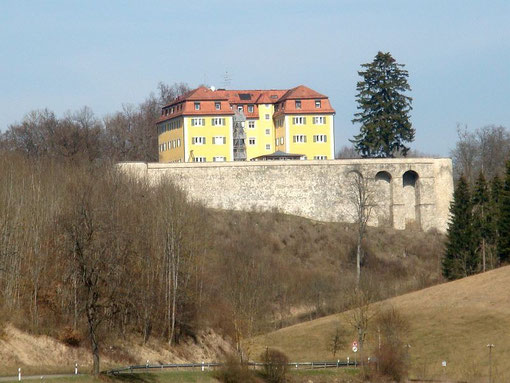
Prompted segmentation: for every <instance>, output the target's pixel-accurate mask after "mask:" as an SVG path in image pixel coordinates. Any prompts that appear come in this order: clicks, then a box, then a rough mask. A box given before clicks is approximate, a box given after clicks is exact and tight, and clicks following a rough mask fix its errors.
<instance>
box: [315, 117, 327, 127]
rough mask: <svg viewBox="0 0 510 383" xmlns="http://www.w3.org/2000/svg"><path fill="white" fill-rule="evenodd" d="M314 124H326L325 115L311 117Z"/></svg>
mask: <svg viewBox="0 0 510 383" xmlns="http://www.w3.org/2000/svg"><path fill="white" fill-rule="evenodd" d="M313 124H314V125H325V124H326V116H315V117H314V118H313Z"/></svg>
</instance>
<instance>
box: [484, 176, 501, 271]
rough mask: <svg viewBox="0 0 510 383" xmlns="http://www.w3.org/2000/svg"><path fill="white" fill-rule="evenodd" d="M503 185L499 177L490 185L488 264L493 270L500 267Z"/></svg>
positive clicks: (495, 177)
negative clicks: (499, 250)
mask: <svg viewBox="0 0 510 383" xmlns="http://www.w3.org/2000/svg"><path fill="white" fill-rule="evenodd" d="M502 190H503V184H502V182H501V179H500V178H499V176H497V175H496V176H494V178H493V179H492V180H491V183H490V199H489V213H488V214H487V225H488V232H487V234H488V236H487V246H488V262H489V267H490V268H491V269H493V268H495V267H496V266H497V265H498V260H499V258H498V237H499V228H498V225H499V217H500V210H501V209H500V207H501V204H500V200H501V192H502Z"/></svg>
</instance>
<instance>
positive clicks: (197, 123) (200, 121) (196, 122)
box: [191, 118, 205, 126]
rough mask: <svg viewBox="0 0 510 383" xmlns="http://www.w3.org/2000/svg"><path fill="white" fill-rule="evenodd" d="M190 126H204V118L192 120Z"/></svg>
mask: <svg viewBox="0 0 510 383" xmlns="http://www.w3.org/2000/svg"><path fill="white" fill-rule="evenodd" d="M191 126H205V118H192V119H191Z"/></svg>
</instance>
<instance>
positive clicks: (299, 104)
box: [296, 100, 301, 109]
mask: <svg viewBox="0 0 510 383" xmlns="http://www.w3.org/2000/svg"><path fill="white" fill-rule="evenodd" d="M296 109H301V100H296Z"/></svg>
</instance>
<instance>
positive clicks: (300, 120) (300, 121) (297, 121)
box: [292, 116, 306, 125]
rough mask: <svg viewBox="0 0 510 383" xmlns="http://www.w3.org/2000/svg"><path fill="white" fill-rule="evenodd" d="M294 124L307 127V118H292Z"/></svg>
mask: <svg viewBox="0 0 510 383" xmlns="http://www.w3.org/2000/svg"><path fill="white" fill-rule="evenodd" d="M292 124H293V125H306V117H304V116H297V117H292Z"/></svg>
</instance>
